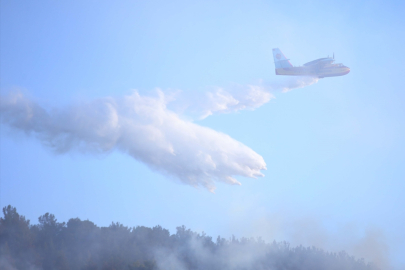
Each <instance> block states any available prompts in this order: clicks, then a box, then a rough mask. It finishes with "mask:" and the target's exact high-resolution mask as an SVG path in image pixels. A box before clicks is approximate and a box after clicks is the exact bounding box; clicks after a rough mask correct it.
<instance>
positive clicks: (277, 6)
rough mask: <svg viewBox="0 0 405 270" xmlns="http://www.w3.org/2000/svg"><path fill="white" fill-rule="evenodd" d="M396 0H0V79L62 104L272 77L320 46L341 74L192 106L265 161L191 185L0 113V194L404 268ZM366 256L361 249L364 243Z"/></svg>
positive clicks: (98, 219)
mask: <svg viewBox="0 0 405 270" xmlns="http://www.w3.org/2000/svg"><path fill="white" fill-rule="evenodd" d="M404 8H405V7H404V3H403V2H402V1H327V2H326V1H284V2H283V1H274V2H271V1H220V2H218V1H194V2H192V1H170V3H169V2H167V1H147V2H146V1H145V2H140V1H119V3H116V2H109V1H85V2H83V1H69V2H67V1H66V2H59V3H56V2H52V1H40V2H38V1H36V2H24V1H2V2H1V14H0V15H1V16H0V17H1V25H0V27H1V40H0V59H1V60H0V75H1V76H0V78H1V79H0V90H1V94H2V97H3V96H4V95H7V93H9V92H12V91H19V92H21V93H23V94H24V95H25V96H27V97H30V98H31V99H32V100H35V102H37V103H38V104H41V105H42V106H43V107H46V108H53V107H56V108H63V107H66V106H69V104H74V103H77V102H81V101H82V100H86V101H87V100H93V99H96V98H103V97H109V96H112V97H122V96H125V95H128V94H130V93H131V92H132V91H133V90H134V89H136V90H138V91H139V92H140V93H141V94H142V95H153V93H154V91H155V90H154V89H156V88H160V89H162V91H165V92H168V91H169V92H170V91H176V90H181V91H182V93H185V94H188V95H189V96H192V95H198V94H200V93H204V92H206V91H209V89H212V88H213V87H225V88H227V87H230V85H234V84H238V85H248V84H253V85H254V84H259V83H260V82H265V83H270V84H271V83H272V82H283V80H284V78H279V77H276V75H275V74H274V64H273V59H272V55H271V49H272V48H275V47H278V48H280V49H281V50H282V51H283V53H284V54H285V55H286V56H287V57H288V58H290V59H291V62H292V64H293V65H302V64H304V63H306V62H308V61H311V60H314V59H316V58H320V57H325V56H327V55H330V56H331V55H332V53H335V58H336V59H337V62H339V63H340V62H341V63H344V64H345V65H347V66H349V67H350V68H351V72H350V73H349V74H348V75H347V76H343V77H335V78H326V79H321V80H319V81H318V82H317V83H315V84H312V85H309V86H307V87H304V88H299V89H293V90H292V91H290V92H287V93H281V92H275V93H273V94H274V96H275V99H271V100H270V101H269V102H268V103H266V104H264V105H262V106H261V107H259V108H257V109H255V110H241V111H238V112H235V113H227V114H214V115H212V116H209V117H207V118H205V119H203V120H195V121H194V123H195V124H197V125H199V126H204V127H208V128H210V129H212V130H215V131H219V132H222V133H225V134H227V135H229V136H230V137H232V138H233V139H235V140H237V141H239V142H241V143H243V144H244V145H246V146H247V147H249V148H251V149H252V150H253V151H255V152H256V153H257V154H259V155H261V156H262V157H263V159H264V161H265V162H266V164H267V170H266V171H264V174H265V177H262V178H257V179H250V178H246V177H238V176H237V177H236V178H237V180H238V181H239V182H241V183H242V185H241V186H233V185H227V184H224V183H217V184H216V186H217V189H216V191H215V194H212V193H210V192H208V191H207V190H206V189H204V188H201V187H200V188H194V187H191V186H189V185H184V184H181V183H179V181H177V180H175V179H173V178H172V177H168V176H167V175H165V174H161V173H159V172H157V171H156V170H152V169H150V167H148V166H147V165H145V163H142V162H140V161H138V160H135V159H133V158H132V157H130V156H128V155H126V154H124V153H122V152H120V151H116V150H113V151H111V152H109V153H104V154H101V155H94V154H91V153H84V154H83V153H81V152H80V151H70V152H68V153H65V154H62V155H59V154H55V153H54V152H52V151H51V150H50V149H49V147H44V146H43V145H41V143H40V142H39V141H38V140H37V139H36V138H35V136H32V135H31V136H26V134H24V132H18V131H15V130H11V129H9V127H8V126H7V125H2V126H1V134H0V135H1V137H0V138H1V142H0V143H1V144H0V155H1V156H0V157H1V160H0V177H1V178H0V180H1V191H0V192H1V193H0V195H1V197H0V199H1V201H0V203H1V206H2V207H3V206H6V205H8V204H11V205H13V206H15V207H17V209H18V211H19V212H20V213H22V214H24V215H26V216H27V218H29V219H31V221H32V222H33V223H36V220H37V218H38V216H39V215H42V214H44V213H45V212H50V213H53V214H55V215H56V217H57V218H58V220H60V221H67V220H68V219H69V218H72V217H79V218H81V219H90V220H92V221H94V222H95V223H96V224H97V225H99V226H107V225H109V224H110V223H111V222H112V221H119V222H121V223H123V224H125V225H128V226H136V225H145V226H154V225H157V224H160V225H162V226H163V227H166V228H168V229H170V231H171V232H174V230H175V227H176V226H179V225H186V226H187V227H189V228H191V229H193V230H196V231H205V232H206V233H207V234H209V235H212V236H213V237H216V236H217V235H221V236H223V237H229V236H231V235H232V234H234V235H236V236H238V237H241V236H259V235H262V236H263V237H264V238H265V239H266V240H269V241H271V240H273V239H276V240H288V241H291V242H292V243H293V244H304V245H317V246H319V247H321V248H325V249H328V250H339V249H346V250H348V251H349V252H351V253H353V254H355V255H356V256H364V257H366V258H367V259H369V260H371V259H374V260H379V261H378V262H377V263H379V264H380V265H381V266H384V267H388V266H390V267H392V268H396V269H404V267H405V259H404V258H403V256H401V255H402V254H404V253H405V244H404V243H405V233H404V230H403V228H404V227H405V212H404V210H403V205H405V199H404V197H403V193H404V191H405V167H404V166H403V164H404V162H405V151H404V150H405V140H404V138H405V128H404V127H405V120H404V116H405V109H404V106H403V104H404V101H405V93H404V91H403V85H404V83H405V77H404V76H403V63H404V62H405V54H404V53H403V47H404V45H405V35H404V29H405V19H404V18H403V10H404ZM376 258H377V259H376Z"/></svg>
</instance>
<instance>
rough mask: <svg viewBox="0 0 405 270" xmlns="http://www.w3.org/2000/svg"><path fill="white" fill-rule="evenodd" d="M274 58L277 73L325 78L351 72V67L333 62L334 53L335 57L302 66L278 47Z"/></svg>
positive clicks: (274, 52) (274, 50)
mask: <svg viewBox="0 0 405 270" xmlns="http://www.w3.org/2000/svg"><path fill="white" fill-rule="evenodd" d="M273 58H274V64H275V66H276V75H290V76H313V77H318V78H324V77H335V76H343V75H346V74H348V73H349V72H350V68H348V67H346V66H345V65H343V64H333V62H335V54H333V58H330V57H326V58H319V59H317V60H314V61H311V62H308V63H306V64H304V65H303V66H300V67H294V66H293V65H291V63H290V61H289V60H290V59H287V58H286V57H285V56H284V54H283V53H282V52H281V51H280V49H278V48H275V49H273Z"/></svg>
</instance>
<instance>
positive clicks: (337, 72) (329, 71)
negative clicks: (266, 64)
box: [276, 67, 350, 78]
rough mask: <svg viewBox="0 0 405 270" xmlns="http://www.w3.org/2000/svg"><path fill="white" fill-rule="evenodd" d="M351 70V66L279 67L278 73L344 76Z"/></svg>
mask: <svg viewBox="0 0 405 270" xmlns="http://www.w3.org/2000/svg"><path fill="white" fill-rule="evenodd" d="M349 72H350V69H349V68H323V69H318V70H315V69H311V68H304V67H292V68H277V69H276V75H286V76H317V77H319V78H323V77H334V76H343V75H346V74H348V73H349Z"/></svg>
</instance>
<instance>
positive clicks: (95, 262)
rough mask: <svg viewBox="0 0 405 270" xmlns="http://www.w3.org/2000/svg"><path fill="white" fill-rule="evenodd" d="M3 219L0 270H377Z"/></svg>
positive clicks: (323, 258)
mask: <svg viewBox="0 0 405 270" xmlns="http://www.w3.org/2000/svg"><path fill="white" fill-rule="evenodd" d="M3 216H4V217H2V218H0V269H4V270H15V269H18V270H25V269H34V270H42V269H43V270H48V269H49V270H54V269H56V270H68V269H69V270H70V269H73V270H98V269H100V270H113V269H114V270H121V269H123V270H124V269H125V270H158V269H180V270H183V269H210V270H216V269H218V270H219V269H221V270H223V269H232V270H234V269H235V270H244V269H272V270H377V268H376V267H375V266H374V265H373V264H367V263H365V262H364V260H362V259H360V260H358V259H356V258H354V257H352V256H350V255H348V254H347V253H345V252H344V251H342V252H339V253H329V252H325V251H323V250H321V249H318V248H315V247H303V246H298V247H291V246H290V245H289V244H288V243H287V242H279V243H278V242H272V243H265V242H264V241H263V240H262V239H261V238H257V239H253V238H241V239H237V238H235V237H234V236H232V237H231V238H230V239H228V240H227V239H224V238H221V237H220V236H218V237H217V239H216V241H215V242H214V241H213V240H212V238H211V237H210V236H207V235H206V234H205V233H204V232H203V233H201V234H199V233H196V232H193V231H191V230H190V229H187V228H186V227H185V226H181V227H177V230H176V233H175V234H172V235H171V234H170V233H169V231H168V230H166V229H164V228H162V227H161V226H155V227H153V228H148V227H143V226H138V227H133V228H129V227H126V226H124V225H122V224H120V223H118V222H117V223H114V222H113V223H111V225H110V226H108V227H101V228H100V227H98V226H96V225H95V224H94V223H93V222H91V221H89V220H80V219H78V218H72V219H70V220H69V221H68V222H67V223H65V222H62V223H60V222H58V221H57V219H56V218H55V216H54V215H52V214H49V213H46V214H45V215H42V216H40V217H39V218H38V222H39V223H38V224H37V225H30V222H29V220H26V219H25V217H24V216H21V215H19V214H18V213H17V210H16V208H14V207H12V206H10V205H9V206H7V207H4V208H3Z"/></svg>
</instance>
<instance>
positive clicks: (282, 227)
mask: <svg viewBox="0 0 405 270" xmlns="http://www.w3.org/2000/svg"><path fill="white" fill-rule="evenodd" d="M251 224H252V225H251V227H250V228H249V230H250V231H251V232H250V234H253V235H260V236H262V237H263V238H264V239H265V240H267V241H271V240H272V239H279V240H281V239H283V240H285V241H288V242H289V243H291V245H292V246H300V245H303V246H314V247H317V248H322V249H325V250H329V251H331V252H337V253H338V252H339V251H341V250H345V251H347V252H348V253H349V254H352V255H354V256H355V257H357V258H363V259H364V260H365V261H366V262H372V263H373V264H374V265H375V266H377V267H378V268H380V269H392V265H391V262H390V253H389V248H388V244H387V243H388V240H387V239H386V237H385V235H384V233H383V232H382V231H381V230H379V229H377V228H369V229H366V230H364V229H360V228H357V227H356V226H354V225H353V224H344V225H340V226H336V224H335V226H334V228H330V227H331V226H327V225H326V224H323V223H322V222H321V219H320V218H316V217H313V216H304V217H300V218H293V217H289V216H288V215H286V214H285V213H284V214H283V213H278V214H272V215H269V216H267V217H262V218H260V219H257V220H252V222H251Z"/></svg>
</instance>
